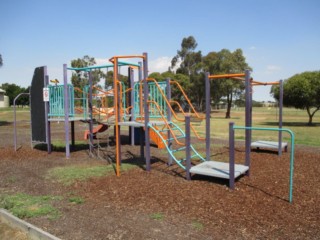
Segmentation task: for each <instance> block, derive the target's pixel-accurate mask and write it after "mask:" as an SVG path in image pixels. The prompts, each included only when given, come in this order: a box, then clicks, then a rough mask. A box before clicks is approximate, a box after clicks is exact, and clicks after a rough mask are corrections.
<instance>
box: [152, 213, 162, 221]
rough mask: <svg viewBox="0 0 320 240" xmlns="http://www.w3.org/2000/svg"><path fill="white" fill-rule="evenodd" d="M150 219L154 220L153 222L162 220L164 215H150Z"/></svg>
mask: <svg viewBox="0 0 320 240" xmlns="http://www.w3.org/2000/svg"><path fill="white" fill-rule="evenodd" d="M150 218H151V219H154V220H160V221H161V220H163V219H164V215H163V213H152V214H151V215H150Z"/></svg>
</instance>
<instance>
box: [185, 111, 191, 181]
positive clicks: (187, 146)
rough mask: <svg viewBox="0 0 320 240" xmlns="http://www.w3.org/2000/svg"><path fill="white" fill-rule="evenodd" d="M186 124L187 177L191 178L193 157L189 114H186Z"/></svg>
mask: <svg viewBox="0 0 320 240" xmlns="http://www.w3.org/2000/svg"><path fill="white" fill-rule="evenodd" d="M185 125H186V129H185V131H186V140H185V145H186V179H187V180H191V176H190V168H191V157H190V150H191V147H190V115H189V114H187V115H186V116H185Z"/></svg>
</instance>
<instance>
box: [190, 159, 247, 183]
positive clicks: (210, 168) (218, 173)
mask: <svg viewBox="0 0 320 240" xmlns="http://www.w3.org/2000/svg"><path fill="white" fill-rule="evenodd" d="M248 170H249V167H248V166H244V165H241V164H235V166H234V177H235V178H237V177H239V176H240V175H242V174H244V173H246V172H247V171H248ZM190 173H194V174H199V175H205V176H211V177H217V178H224V179H230V171H229V163H225V162H217V161H206V162H202V163H200V164H198V165H196V166H193V167H191V168H190Z"/></svg>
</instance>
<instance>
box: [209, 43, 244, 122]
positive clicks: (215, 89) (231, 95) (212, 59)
mask: <svg viewBox="0 0 320 240" xmlns="http://www.w3.org/2000/svg"><path fill="white" fill-rule="evenodd" d="M203 64H204V69H205V70H206V71H208V72H210V74H228V73H230V74H231V73H241V72H244V71H245V70H246V69H250V67H249V65H248V64H247V63H246V59H245V57H244V56H243V53H242V50H241V49H236V50H235V51H234V52H230V51H229V50H228V49H222V50H221V51H220V52H210V53H208V54H207V55H206V56H205V57H204V58H203ZM243 90H244V82H242V81H239V80H233V79H217V80H214V81H213V82H211V89H210V91H211V93H212V94H211V95H212V97H213V99H214V101H215V102H219V101H220V99H221V98H222V97H226V100H227V112H226V118H230V117H231V106H232V102H233V100H234V99H235V98H236V97H239V96H241V94H242V93H243Z"/></svg>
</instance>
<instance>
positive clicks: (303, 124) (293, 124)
mask: <svg viewBox="0 0 320 240" xmlns="http://www.w3.org/2000/svg"><path fill="white" fill-rule="evenodd" d="M261 125H266V126H273V127H278V126H279V123H277V122H263V123H261ZM282 126H283V127H317V126H320V123H313V124H312V125H308V123H307V122H282Z"/></svg>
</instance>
